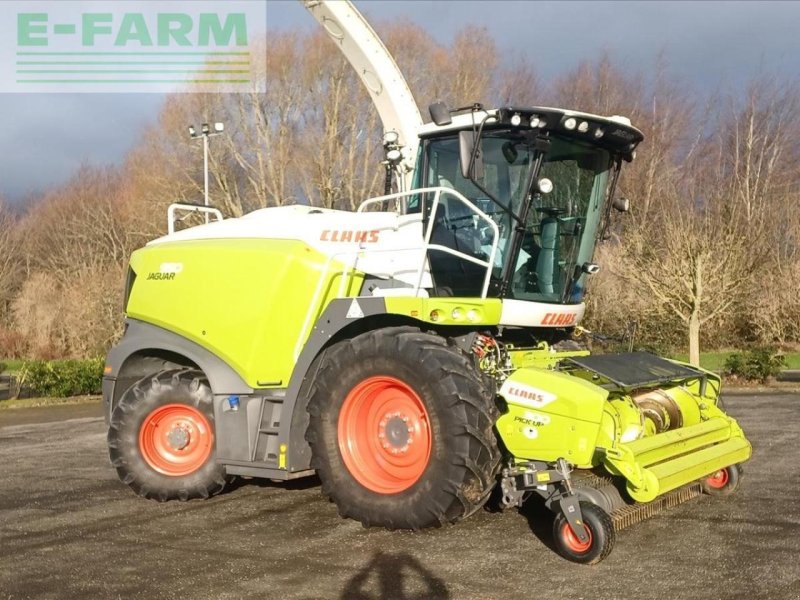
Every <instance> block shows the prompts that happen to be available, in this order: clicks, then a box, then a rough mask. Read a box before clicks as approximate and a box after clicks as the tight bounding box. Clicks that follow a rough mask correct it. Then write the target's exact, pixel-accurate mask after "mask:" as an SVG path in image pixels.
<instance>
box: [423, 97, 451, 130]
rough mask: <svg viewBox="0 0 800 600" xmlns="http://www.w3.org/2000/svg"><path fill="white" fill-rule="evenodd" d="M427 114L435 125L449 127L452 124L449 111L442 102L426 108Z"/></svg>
mask: <svg viewBox="0 0 800 600" xmlns="http://www.w3.org/2000/svg"><path fill="white" fill-rule="evenodd" d="M428 112H429V113H430V114H431V119H433V122H434V123H436V124H437V125H450V123H452V122H453V119H451V118H450V109H448V108H447V105H446V104H445V103H444V102H434V103H433V104H431V105H430V106H428Z"/></svg>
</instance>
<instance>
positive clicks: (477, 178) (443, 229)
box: [408, 107, 643, 304]
mask: <svg viewBox="0 0 800 600" xmlns="http://www.w3.org/2000/svg"><path fill="white" fill-rule="evenodd" d="M437 116H438V115H437ZM642 137H643V136H642V134H641V133H640V132H639V131H638V130H637V129H635V128H633V127H631V126H630V123H629V121H627V119H624V118H622V117H610V118H607V117H598V116H596V115H588V114H584V113H574V112H569V111H563V110H556V109H542V108H532V109H514V108H507V109H500V110H491V111H484V110H482V109H480V110H477V107H476V108H473V109H472V110H471V111H470V113H469V114H462V115H457V116H454V117H453V118H452V120H451V121H450V122H449V123H444V124H440V125H435V124H429V125H426V126H425V127H423V130H422V132H421V134H420V138H421V145H420V150H419V158H418V168H417V170H416V181H415V186H414V187H415V188H431V187H443V188H449V189H453V190H455V191H456V192H458V193H459V194H461V195H462V196H463V197H465V198H466V199H467V200H469V204H465V203H464V202H462V201H458V200H456V199H455V197H453V198H451V197H448V194H442V195H441V197H440V198H439V201H438V202H436V203H435V204H436V209H435V210H434V211H433V212H432V211H431V208H432V205H433V204H434V203H433V202H432V201H431V197H432V194H430V193H424V194H420V195H419V196H418V197H416V198H414V199H412V200H411V201H410V202H409V206H408V210H409V212H422V213H423V220H424V222H425V224H426V229H427V226H428V224H430V225H431V226H432V228H431V238H430V244H431V246H432V247H431V248H430V249H429V252H428V259H429V264H430V269H431V274H432V277H433V280H434V289H433V293H434V294H435V295H440V296H451V295H452V296H462V297H477V296H481V292H482V289H481V288H482V285H483V282H484V277H485V274H486V270H485V267H483V266H480V264H479V261H481V262H485V261H487V260H490V256H489V255H490V250H491V249H492V248H493V246H494V243H495V241H496V242H497V244H496V251H495V253H494V257H493V260H492V263H491V275H490V285H489V289H488V296H490V297H499V298H504V299H514V300H522V301H532V302H544V303H558V304H579V303H580V302H581V301H582V298H583V295H584V288H585V278H586V275H587V274H589V273H592V272H594V271H596V266H595V265H592V263H591V260H592V255H593V253H594V247H595V244H596V241H597V238H598V236H599V233H600V229H601V221H602V220H603V216H604V215H605V214H606V213H607V210H608V207H609V206H610V202H609V200H608V199H609V197H611V196H612V194H613V193H614V187H615V183H616V178H617V174H618V173H619V168H620V164H621V160H628V161H629V160H631V159H632V158H633V152H634V149H635V147H636V145H637V144H638V143H639V142H640V141H641V140H642ZM482 215H485V216H488V218H490V219H491V220H492V221H493V222H494V224H495V225H496V228H495V227H489V226H487V225H488V223H486V221H485V219H483V217H482ZM431 222H432V223H431ZM495 236H497V238H498V239H497V240H495V239H494V237H495ZM437 247H438V248H440V249H437ZM447 249H450V250H454V251H456V252H455V253H454V252H450V251H448V250H447Z"/></svg>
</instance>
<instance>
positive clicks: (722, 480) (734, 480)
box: [700, 465, 743, 497]
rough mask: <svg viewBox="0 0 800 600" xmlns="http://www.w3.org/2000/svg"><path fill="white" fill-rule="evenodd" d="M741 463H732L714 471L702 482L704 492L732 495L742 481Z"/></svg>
mask: <svg viewBox="0 0 800 600" xmlns="http://www.w3.org/2000/svg"><path fill="white" fill-rule="evenodd" d="M742 472H743V470H742V467H741V465H731V466H730V467H725V468H724V469H720V470H719V471H717V472H716V473H712V474H711V475H709V476H708V477H706V478H705V479H703V480H702V481H701V482H700V485H701V486H702V488H703V492H705V493H706V494H708V495H709V496H723V497H724V496H730V495H731V494H733V493H734V492H735V491H736V490H738V489H739V485H740V484H741V482H742Z"/></svg>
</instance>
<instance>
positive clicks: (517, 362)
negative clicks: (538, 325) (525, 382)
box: [506, 342, 590, 369]
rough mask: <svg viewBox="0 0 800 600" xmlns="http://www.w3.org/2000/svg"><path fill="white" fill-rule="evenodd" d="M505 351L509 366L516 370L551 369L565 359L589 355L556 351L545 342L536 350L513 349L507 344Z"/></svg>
mask: <svg viewBox="0 0 800 600" xmlns="http://www.w3.org/2000/svg"><path fill="white" fill-rule="evenodd" d="M506 350H507V351H508V355H509V357H510V358H511V364H512V365H513V366H514V367H516V368H517V369H523V368H525V367H536V368H539V369H552V368H554V367H555V366H556V365H557V364H558V363H559V361H562V360H564V359H565V358H572V357H576V356H589V354H590V352H589V351H588V350H571V351H568V352H564V351H556V350H554V349H553V348H551V347H550V345H549V344H548V343H547V342H540V343H539V345H538V346H536V348H515V347H513V346H511V345H510V344H509V345H507V346H506Z"/></svg>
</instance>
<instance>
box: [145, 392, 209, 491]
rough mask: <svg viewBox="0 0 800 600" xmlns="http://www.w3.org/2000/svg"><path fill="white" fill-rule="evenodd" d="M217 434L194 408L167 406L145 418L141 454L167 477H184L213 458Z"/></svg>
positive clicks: (176, 405) (179, 405) (177, 405)
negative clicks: (215, 434)
mask: <svg viewBox="0 0 800 600" xmlns="http://www.w3.org/2000/svg"><path fill="white" fill-rule="evenodd" d="M213 446H214V434H213V432H212V430H211V425H210V424H209V423H208V419H206V417H205V415H204V414H203V413H201V412H200V411H199V410H197V409H196V408H194V407H193V406H186V405H185V404H167V405H166V406H161V407H159V408H157V409H155V410H154V411H153V412H151V413H150V414H149V415H147V417H145V419H144V422H143V423H142V427H141V429H139V450H140V451H141V453H142V457H143V458H144V460H145V462H146V463H147V464H148V465H150V466H151V467H152V468H153V469H155V470H156V471H158V472H159V473H162V474H163V475H170V476H172V477H180V476H181V475H189V474H190V473H194V472H195V471H197V470H198V469H199V468H200V467H202V466H203V465H204V464H205V462H206V461H207V460H208V457H209V456H211V450H212V448H213Z"/></svg>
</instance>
